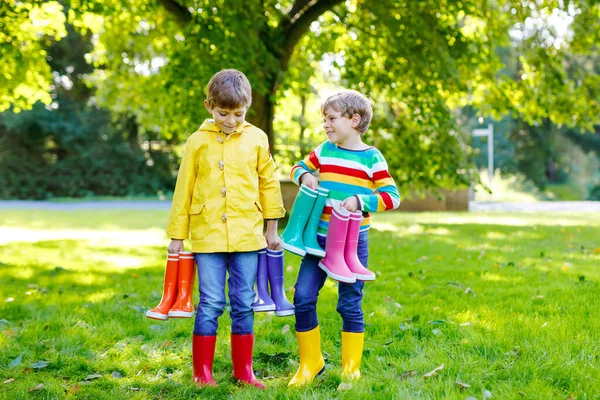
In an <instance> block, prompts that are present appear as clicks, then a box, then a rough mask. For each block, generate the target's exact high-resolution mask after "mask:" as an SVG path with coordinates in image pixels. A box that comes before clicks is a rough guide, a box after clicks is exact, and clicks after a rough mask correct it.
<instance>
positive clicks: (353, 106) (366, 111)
mask: <svg viewBox="0 0 600 400" xmlns="http://www.w3.org/2000/svg"><path fill="white" fill-rule="evenodd" d="M328 108H332V109H334V110H335V111H337V112H339V113H341V114H342V115H343V116H345V117H348V118H352V116H353V115H354V114H358V115H359V116H360V123H359V124H358V126H357V127H356V130H357V131H359V132H360V133H361V134H364V133H365V132H366V131H367V129H369V124H370V123H371V119H372V118H373V108H371V103H370V102H369V99H367V98H366V97H365V95H363V94H362V93H360V92H357V91H356V90H342V91H341V92H337V93H335V94H333V95H331V96H329V97H328V98H327V99H325V101H324V102H323V103H322V104H321V114H323V115H325V111H326V110H327V109H328Z"/></svg>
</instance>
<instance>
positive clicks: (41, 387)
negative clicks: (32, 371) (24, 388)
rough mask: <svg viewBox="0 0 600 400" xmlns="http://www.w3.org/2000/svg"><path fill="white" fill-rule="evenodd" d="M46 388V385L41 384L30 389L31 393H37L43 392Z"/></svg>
mask: <svg viewBox="0 0 600 400" xmlns="http://www.w3.org/2000/svg"><path fill="white" fill-rule="evenodd" d="M43 388H44V384H43V383H40V384H39V385H37V386H36V387H32V388H29V391H30V392H37V391H38V390H42V389H43Z"/></svg>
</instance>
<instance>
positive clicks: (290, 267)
mask: <svg viewBox="0 0 600 400" xmlns="http://www.w3.org/2000/svg"><path fill="white" fill-rule="evenodd" d="M285 270H286V271H287V272H292V271H294V267H292V266H291V265H288V266H287V267H286V268H285Z"/></svg>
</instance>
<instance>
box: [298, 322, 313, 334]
mask: <svg viewBox="0 0 600 400" xmlns="http://www.w3.org/2000/svg"><path fill="white" fill-rule="evenodd" d="M317 326H319V323H318V322H317V324H316V325H315V326H313V327H312V328H308V329H298V328H297V327H296V326H294V329H295V330H296V332H309V331H312V330H313V329H315V328H316V327H317Z"/></svg>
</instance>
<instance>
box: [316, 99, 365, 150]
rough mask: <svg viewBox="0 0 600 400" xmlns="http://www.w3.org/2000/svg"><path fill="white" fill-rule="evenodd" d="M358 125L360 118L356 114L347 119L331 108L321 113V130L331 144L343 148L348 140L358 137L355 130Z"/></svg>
mask: <svg viewBox="0 0 600 400" xmlns="http://www.w3.org/2000/svg"><path fill="white" fill-rule="evenodd" d="M357 119H358V121H357ZM359 123H360V116H359V115H358V114H354V115H353V116H352V118H348V117H346V116H344V115H342V113H341V112H339V111H336V110H334V109H333V108H331V107H328V108H326V109H325V112H324V113H323V128H324V129H325V133H326V134H327V138H328V139H329V143H331V144H338V145H340V146H342V147H343V145H344V144H345V143H347V141H348V140H349V139H351V138H353V137H354V136H355V135H360V134H359V133H358V131H356V130H355V128H356V126H358V124H359Z"/></svg>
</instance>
